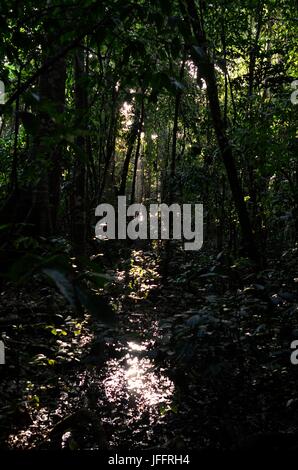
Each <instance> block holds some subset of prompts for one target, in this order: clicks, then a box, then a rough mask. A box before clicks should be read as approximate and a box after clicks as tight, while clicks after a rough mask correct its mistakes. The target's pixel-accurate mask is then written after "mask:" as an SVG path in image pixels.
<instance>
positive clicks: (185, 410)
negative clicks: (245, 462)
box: [0, 250, 298, 450]
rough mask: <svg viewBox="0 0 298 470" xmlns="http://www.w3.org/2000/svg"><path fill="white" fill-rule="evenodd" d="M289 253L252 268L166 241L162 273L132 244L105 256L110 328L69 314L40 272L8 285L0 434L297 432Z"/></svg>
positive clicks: (209, 441) (209, 439)
mask: <svg viewBox="0 0 298 470" xmlns="http://www.w3.org/2000/svg"><path fill="white" fill-rule="evenodd" d="M293 255H295V253H294V252H293V253H290V252H289V253H287V255H286V256H285V258H284V262H283V264H280V265H279V270H278V271H277V270H275V263H274V261H273V262H272V263H271V265H270V266H269V267H268V269H266V270H264V272H261V273H254V272H253V271H252V270H251V268H250V266H249V265H246V264H244V265H243V266H241V265H239V266H238V267H235V268H234V269H231V268H230V267H225V264H224V263H225V261H224V260H223V259H222V258H220V259H219V257H217V258H215V257H213V258H211V257H210V255H209V254H206V253H205V252H200V253H199V254H198V255H197V258H196V259H192V260H191V262H190V261H189V260H188V259H187V256H186V255H185V253H183V254H182V253H181V252H179V250H178V251H176V252H175V257H173V258H171V259H170V260H169V263H170V268H171V272H172V273H174V274H172V275H171V276H169V277H168V278H167V279H166V282H164V281H165V279H164V278H163V277H162V275H161V272H162V269H161V267H162V265H161V260H160V259H159V257H158V255H157V254H156V253H155V252H152V251H145V252H144V251H141V250H139V251H137V250H130V251H128V252H127V253H126V254H125V256H122V257H121V258H119V262H118V263H115V262H114V260H112V262H111V263H110V265H111V266H113V269H109V268H108V266H106V267H105V269H106V272H107V273H108V274H109V276H110V278H111V282H110V283H109V284H108V285H107V286H106V289H105V293H104V296H105V297H106V299H107V300H109V302H110V303H111V304H112V305H113V308H114V310H115V311H116V314H117V319H118V320H117V324H116V325H114V326H107V325H106V324H104V323H102V322H101V321H100V320H99V318H97V317H94V316H91V315H90V314H87V313H85V314H84V316H83V317H81V316H76V315H77V314H76V312H74V311H73V309H72V308H71V307H68V306H67V305H66V303H65V300H64V299H63V297H62V296H61V295H60V294H59V293H57V291H55V289H54V288H53V287H45V286H44V280H40V279H39V278H38V277H37V279H36V280H35V281H34V282H33V284H32V292H30V294H28V292H25V291H24V290H22V289H21V290H19V292H18V293H16V292H15V291H14V290H13V289H11V288H10V289H9V288H7V289H6V290H4V291H3V292H2V298H1V302H2V311H3V312H4V319H5V321H6V325H7V327H6V329H7V335H6V336H7V346H8V353H9V354H8V360H9V362H10V364H11V365H10V368H8V369H6V375H4V377H3V380H2V382H1V393H2V396H3V397H4V399H3V402H2V403H1V406H0V426H1V427H2V430H3V433H2V435H3V436H4V439H3V440H2V442H1V446H2V447H3V448H6V447H7V446H8V447H9V448H19V449H25V448H41V449H61V448H70V449H90V450H91V449H102V448H109V449H118V448H125V449H148V448H149V449H151V448H161V447H163V448H176V449H177V448H178V449H182V448H187V449H189V450H191V449H206V448H210V447H211V448H220V449H222V448H223V449H230V448H233V446H235V445H236V446H237V445H238V444H237V443H238V442H239V441H240V442H241V440H242V439H243V438H245V437H246V436H249V435H255V434H258V433H259V432H269V433H270V432H275V431H276V430H282V431H283V432H285V433H288V432H292V431H296V429H297V425H296V424H295V423H296V418H295V416H296V408H295V403H296V401H295V386H296V369H295V368H294V367H293V366H291V364H290V361H289V354H290V351H289V349H288V345H289V338H290V336H289V335H293V334H297V331H298V329H297V320H296V319H295V316H294V313H295V311H296V309H297V294H296V293H295V283H296V277H295V272H296V263H295V256H293ZM114 266H116V267H114ZM286 287H287V288H286ZM14 311H17V312H18V314H17V315H16V314H14V313H13V312H14ZM5 312H7V315H6V316H5ZM10 319H11V322H12V323H13V325H12V327H11V328H10V327H9V322H10ZM15 324H17V325H18V327H17V328H16V327H15V326H14V325H15ZM11 374H13V375H11ZM15 375H17V377H18V380H17V381H15V380H14V379H13V377H14V376H15ZM280 389H282V390H283V394H279V393H277V391H278V390H280ZM264 403H266V406H265V405H264ZM297 422H298V416H297ZM264 423H266V425H265V424H264Z"/></svg>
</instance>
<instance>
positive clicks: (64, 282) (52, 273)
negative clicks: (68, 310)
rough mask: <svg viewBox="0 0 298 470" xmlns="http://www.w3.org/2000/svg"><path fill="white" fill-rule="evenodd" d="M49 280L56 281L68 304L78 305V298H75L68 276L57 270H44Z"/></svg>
mask: <svg viewBox="0 0 298 470" xmlns="http://www.w3.org/2000/svg"><path fill="white" fill-rule="evenodd" d="M42 271H43V272H44V273H45V274H46V275H47V276H48V277H49V278H51V279H52V281H54V283H55V284H56V286H57V287H58V289H59V290H60V292H61V294H62V295H63V296H64V297H65V298H66V299H67V300H68V302H69V303H70V304H71V305H72V306H75V305H76V297H75V290H74V287H73V284H72V283H71V282H70V280H69V279H67V277H66V275H65V274H64V273H63V272H61V271H58V270H57V269H53V268H43V270H42Z"/></svg>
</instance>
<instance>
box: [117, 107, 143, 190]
mask: <svg viewBox="0 0 298 470" xmlns="http://www.w3.org/2000/svg"><path fill="white" fill-rule="evenodd" d="M140 126H141V123H140V110H139V109H138V108H137V104H136V110H135V117H134V122H133V124H132V126H131V129H130V133H129V137H128V147H127V152H126V156H125V160H124V164H123V169H122V176H121V183H120V188H119V192H118V195H119V196H124V195H125V191H126V183H127V176H128V170H129V164H130V160H131V156H132V152H133V148H134V145H135V142H136V140H137V136H138V132H139V129H140Z"/></svg>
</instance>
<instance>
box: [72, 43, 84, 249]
mask: <svg viewBox="0 0 298 470" xmlns="http://www.w3.org/2000/svg"><path fill="white" fill-rule="evenodd" d="M84 59H85V54H84V50H83V49H78V50H77V51H76V53H75V58H74V77H75V110H76V117H77V123H78V125H79V126H80V128H81V130H82V128H84V127H86V119H87V116H86V112H87V93H86V83H85V77H86V73H85V60H84ZM82 123H83V124H82ZM76 146H77V149H78V152H77V155H76V159H75V163H74V172H73V204H72V205H73V207H72V244H73V249H74V251H75V253H76V254H77V255H82V254H84V253H85V249H86V232H87V231H86V163H85V155H86V141H85V137H84V135H79V136H78V137H77V138H76Z"/></svg>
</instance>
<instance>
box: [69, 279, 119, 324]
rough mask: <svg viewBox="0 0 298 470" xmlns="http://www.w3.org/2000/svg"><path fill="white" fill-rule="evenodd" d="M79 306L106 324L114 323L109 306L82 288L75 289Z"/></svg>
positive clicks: (100, 298) (113, 316)
mask: <svg viewBox="0 0 298 470" xmlns="http://www.w3.org/2000/svg"><path fill="white" fill-rule="evenodd" d="M75 289H76V292H77V296H78V299H79V301H80V302H81V304H82V305H83V306H84V307H85V308H86V309H87V310H88V311H89V313H91V315H93V316H94V317H96V318H98V320H100V321H102V322H103V323H106V324H113V323H115V320H116V318H115V314H114V311H113V310H112V308H111V307H110V305H109V304H108V303H107V302H106V301H105V300H104V299H103V298H102V297H100V296H99V295H96V294H94V293H92V292H89V291H88V290H87V289H85V288H84V287H83V286H76V287H75Z"/></svg>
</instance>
